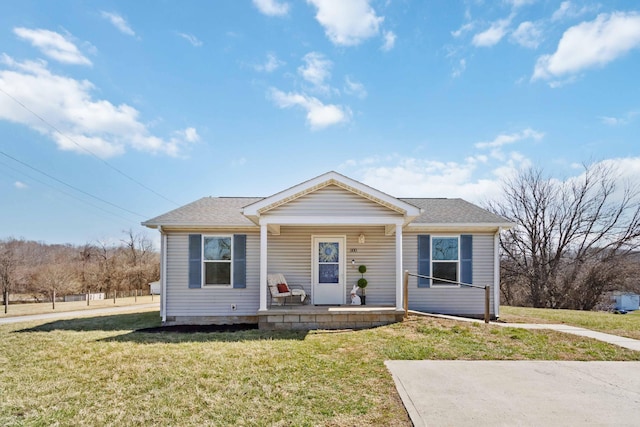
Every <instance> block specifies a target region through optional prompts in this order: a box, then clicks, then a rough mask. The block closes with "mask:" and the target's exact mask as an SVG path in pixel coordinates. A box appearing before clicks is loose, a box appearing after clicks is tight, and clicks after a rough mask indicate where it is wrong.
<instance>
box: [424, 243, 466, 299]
mask: <svg viewBox="0 0 640 427" xmlns="http://www.w3.org/2000/svg"><path fill="white" fill-rule="evenodd" d="M434 238H437V239H458V259H457V260H455V261H452V260H441V259H437V260H434V259H433V253H434V250H433V240H434ZM430 245H431V247H430V248H429V255H430V260H429V262H430V271H431V276H432V277H435V275H434V272H433V262H434V261H435V262H443V263H445V262H448V263H454V262H455V263H456V264H457V268H456V281H458V282H459V281H460V234H457V235H450V234H435V235H434V234H432V235H431V241H430ZM431 286H432V287H433V286H435V287H438V288H459V287H460V285H459V284H453V283H435V280H434V279H431Z"/></svg>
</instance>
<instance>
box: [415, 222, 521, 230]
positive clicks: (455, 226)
mask: <svg viewBox="0 0 640 427" xmlns="http://www.w3.org/2000/svg"><path fill="white" fill-rule="evenodd" d="M514 225H515V224H513V223H510V222H500V223H488V222H486V223H482V222H480V223H431V224H430V223H419V224H409V225H407V230H408V231H485V232H495V231H496V230H497V229H502V230H506V229H509V228H512V227H514Z"/></svg>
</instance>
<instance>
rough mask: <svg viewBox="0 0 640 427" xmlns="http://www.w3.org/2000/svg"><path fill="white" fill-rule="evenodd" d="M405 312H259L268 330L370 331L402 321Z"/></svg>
mask: <svg viewBox="0 0 640 427" xmlns="http://www.w3.org/2000/svg"><path fill="white" fill-rule="evenodd" d="M403 317H404V310H403V309H398V308H396V307H392V306H363V305H360V306H355V305H341V306H313V305H289V306H275V307H270V308H269V309H267V310H260V311H258V325H259V328H260V329H264V330H290V329H298V330H309V329H366V328H373V327H376V326H383V325H388V324H391V323H397V322H402V319H403Z"/></svg>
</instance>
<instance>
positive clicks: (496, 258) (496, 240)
mask: <svg viewBox="0 0 640 427" xmlns="http://www.w3.org/2000/svg"><path fill="white" fill-rule="evenodd" d="M500 231H502V227H498V231H496V234H495V235H494V236H493V310H494V315H495V316H496V317H498V316H499V315H500Z"/></svg>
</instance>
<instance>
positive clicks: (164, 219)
mask: <svg viewBox="0 0 640 427" xmlns="http://www.w3.org/2000/svg"><path fill="white" fill-rule="evenodd" d="M262 199H264V197H203V198H202V199H199V200H196V201H195V202H192V203H189V204H188V205H184V206H182V207H180V208H178V209H174V210H172V211H170V212H167V213H166V214H163V215H160V216H157V217H155V218H152V219H150V220H148V221H145V222H143V223H142V225H144V226H147V227H151V228H156V227H158V226H165V227H171V226H181V227H196V226H203V227H204V226H209V227H211V226H215V227H247V226H255V224H254V223H253V222H251V221H250V220H249V219H248V218H247V217H245V216H244V215H243V214H242V208H243V207H245V206H247V205H250V204H251V203H255V202H257V201H260V200H262Z"/></svg>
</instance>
